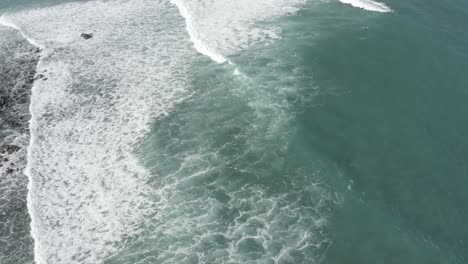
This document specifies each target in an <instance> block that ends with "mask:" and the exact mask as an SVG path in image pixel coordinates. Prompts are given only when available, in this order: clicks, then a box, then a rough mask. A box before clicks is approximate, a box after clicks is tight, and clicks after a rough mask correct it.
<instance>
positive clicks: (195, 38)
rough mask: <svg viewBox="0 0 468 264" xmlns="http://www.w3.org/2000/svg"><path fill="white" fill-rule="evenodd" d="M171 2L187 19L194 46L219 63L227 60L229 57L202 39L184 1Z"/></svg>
mask: <svg viewBox="0 0 468 264" xmlns="http://www.w3.org/2000/svg"><path fill="white" fill-rule="evenodd" d="M171 3H172V4H173V5H175V6H176V7H177V9H179V13H180V15H181V16H182V17H183V18H184V19H185V24H186V29H187V32H188V34H189V36H190V40H191V41H192V42H193V46H194V47H195V49H196V50H197V51H198V52H200V53H201V54H203V55H205V56H208V57H210V58H211V59H212V60H213V61H215V62H217V63H224V62H226V61H227V59H226V58H225V57H224V56H222V55H221V54H219V53H217V52H216V51H214V50H211V49H210V48H209V47H208V46H206V45H205V44H203V42H202V41H201V40H200V38H199V36H198V33H197V31H196V29H195V26H194V25H193V22H192V17H191V16H190V13H189V11H188V10H187V7H186V6H185V5H184V3H183V1H181V0H171Z"/></svg>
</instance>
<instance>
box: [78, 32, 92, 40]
mask: <svg viewBox="0 0 468 264" xmlns="http://www.w3.org/2000/svg"><path fill="white" fill-rule="evenodd" d="M81 37H82V38H84V39H90V38H92V37H93V33H82V34H81Z"/></svg>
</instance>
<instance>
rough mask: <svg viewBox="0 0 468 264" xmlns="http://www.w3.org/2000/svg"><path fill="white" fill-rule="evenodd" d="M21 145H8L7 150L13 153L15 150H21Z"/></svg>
mask: <svg viewBox="0 0 468 264" xmlns="http://www.w3.org/2000/svg"><path fill="white" fill-rule="evenodd" d="M20 149H21V147H18V146H15V145H7V146H6V151H7V152H8V154H12V153H13V152H16V151H18V150H20Z"/></svg>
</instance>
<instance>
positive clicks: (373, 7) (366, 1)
mask: <svg viewBox="0 0 468 264" xmlns="http://www.w3.org/2000/svg"><path fill="white" fill-rule="evenodd" d="M340 2H342V3H344V4H349V5H352V6H354V7H358V8H362V9H365V10H368V11H375V12H382V13H387V12H392V9H391V8H390V7H388V6H387V5H385V4H383V3H379V2H375V1H371V0H340Z"/></svg>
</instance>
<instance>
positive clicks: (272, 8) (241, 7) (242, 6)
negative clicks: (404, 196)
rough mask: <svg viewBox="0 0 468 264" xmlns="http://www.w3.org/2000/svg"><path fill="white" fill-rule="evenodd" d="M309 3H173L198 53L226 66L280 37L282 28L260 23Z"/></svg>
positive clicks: (228, 0) (297, 0)
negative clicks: (234, 57) (232, 57)
mask: <svg viewBox="0 0 468 264" xmlns="http://www.w3.org/2000/svg"><path fill="white" fill-rule="evenodd" d="M307 2H308V0H262V1H250V0H237V1H231V0H216V1H215V0H171V3H172V4H174V5H176V6H177V8H178V9H179V12H180V14H181V15H182V16H183V17H184V18H185V22H186V29H187V31H188V33H189V35H190V39H191V41H192V42H193V44H194V46H195V48H196V49H197V51H198V52H200V53H201V54H203V55H206V56H208V57H210V58H211V59H212V60H213V61H215V62H218V63H223V62H226V61H228V62H229V63H230V64H232V62H230V61H229V60H227V57H228V56H230V55H234V54H236V53H238V52H239V51H241V50H245V49H246V48H249V47H251V46H254V45H259V44H270V43H272V42H274V40H276V39H279V38H280V31H281V30H280V29H279V28H275V27H272V26H259V25H258V23H257V22H261V21H267V20H270V19H273V18H275V17H279V16H283V15H288V14H294V13H295V12H296V11H297V10H299V8H300V6H302V5H304V4H305V3H307Z"/></svg>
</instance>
